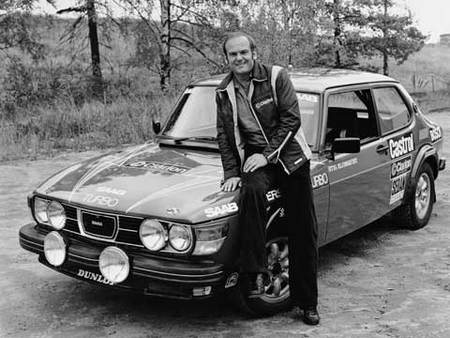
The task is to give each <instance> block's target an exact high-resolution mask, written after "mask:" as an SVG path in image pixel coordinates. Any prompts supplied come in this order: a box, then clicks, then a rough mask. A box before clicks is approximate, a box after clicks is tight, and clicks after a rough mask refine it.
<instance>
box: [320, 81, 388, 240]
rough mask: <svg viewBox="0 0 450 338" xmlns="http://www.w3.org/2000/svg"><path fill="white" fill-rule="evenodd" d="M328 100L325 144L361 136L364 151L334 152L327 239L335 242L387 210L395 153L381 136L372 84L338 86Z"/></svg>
mask: <svg viewBox="0 0 450 338" xmlns="http://www.w3.org/2000/svg"><path fill="white" fill-rule="evenodd" d="M325 101H326V106H325V114H326V133H325V139H324V147H325V149H326V150H329V149H330V148H331V144H332V143H333V140H334V139H336V138H342V137H358V138H360V140H361V151H360V152H359V153H354V154H351V153H344V154H334V158H329V159H328V163H327V164H328V177H329V182H330V209H329V218H328V225H327V234H326V241H327V242H330V241H332V240H334V239H336V238H339V237H341V236H344V235H345V234H348V233H350V232H352V231H354V230H355V229H357V228H360V227H362V226H364V225H366V224H368V223H370V222H372V221H374V220H375V219H377V218H379V217H381V216H382V215H384V214H385V213H386V212H387V205H386V203H385V201H386V200H387V199H388V198H389V194H390V185H389V179H390V162H389V161H390V157H389V151H388V147H387V145H386V142H385V141H383V140H382V139H381V138H380V133H379V127H378V123H377V118H376V115H375V109H374V104H373V99H372V94H371V91H370V89H369V88H368V87H366V88H364V87H362V88H361V87H357V88H352V89H341V90H334V91H332V92H330V93H329V94H328V95H327V97H326V99H325Z"/></svg>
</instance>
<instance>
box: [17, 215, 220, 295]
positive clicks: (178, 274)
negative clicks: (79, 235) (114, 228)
mask: <svg viewBox="0 0 450 338" xmlns="http://www.w3.org/2000/svg"><path fill="white" fill-rule="evenodd" d="M46 234H47V232H46V231H45V230H43V229H40V228H39V227H38V226H37V225H36V224H33V223H31V224H27V225H25V226H23V227H22V228H21V229H20V231H19V242H20V246H21V247H22V248H24V249H25V250H28V251H31V252H34V253H37V254H38V255H39V262H41V263H42V264H44V265H46V266H48V267H50V268H52V269H54V270H56V271H59V272H61V273H64V274H66V275H69V276H72V277H75V278H78V279H81V280H84V281H88V282H92V283H96V284H99V285H108V286H111V287H116V288H122V289H131V290H134V291H138V292H141V293H144V294H148V295H154V296H161V297H169V298H182V299H191V298H194V297H195V298H204V297H209V296H212V295H213V294H216V293H219V292H221V291H223V290H224V288H225V284H226V274H225V272H224V267H223V265H222V264H217V263H214V262H212V261H201V262H190V261H186V260H181V259H175V258H163V257H154V256H153V257H150V256H148V255H145V254H143V253H139V252H137V251H136V250H134V251H133V250H127V248H126V247H121V249H123V250H124V251H125V252H127V255H128V256H129V260H130V265H131V269H130V275H129V276H128V278H127V279H126V280H125V281H124V282H122V283H119V284H114V285H111V284H110V283H108V281H106V280H105V279H104V278H102V275H101V273H100V269H99V265H98V259H99V256H100V253H101V251H102V250H103V249H104V248H105V246H101V245H96V244H95V243H93V242H92V241H91V242H87V241H86V242H85V241H80V240H77V239H74V238H67V236H66V235H65V234H64V233H61V235H62V236H63V237H64V238H65V239H66V243H67V257H66V260H65V262H64V263H63V264H62V265H61V266H60V267H55V266H52V265H50V264H49V263H48V262H47V261H46V259H45V256H44V238H45V236H46ZM202 290H211V291H210V292H202ZM205 293H206V294H205ZM194 295H195V296H194Z"/></svg>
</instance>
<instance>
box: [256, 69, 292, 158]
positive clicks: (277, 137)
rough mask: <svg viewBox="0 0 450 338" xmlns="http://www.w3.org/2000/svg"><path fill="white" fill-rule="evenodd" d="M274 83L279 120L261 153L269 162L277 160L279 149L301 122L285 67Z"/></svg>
mask: <svg viewBox="0 0 450 338" xmlns="http://www.w3.org/2000/svg"><path fill="white" fill-rule="evenodd" d="M275 84H276V86H275V89H276V93H277V98H278V105H277V111H278V114H279V117H280V120H279V123H278V126H277V128H276V130H275V131H274V133H273V134H272V137H271V139H270V140H269V144H268V145H267V146H266V147H265V148H264V150H263V155H264V156H265V157H266V158H267V159H268V160H269V161H270V162H276V161H277V160H278V156H279V154H280V152H281V150H282V149H283V147H284V146H285V145H286V144H287V142H288V141H289V140H290V138H291V137H293V136H294V135H295V134H296V133H297V131H298V129H299V128H300V124H301V122H300V109H299V106H298V100H297V95H296V94H295V90H294V86H293V85H292V82H291V79H290V78H289V75H288V73H287V71H286V70H285V69H282V70H281V71H280V72H279V74H278V77H277V79H276V83H275Z"/></svg>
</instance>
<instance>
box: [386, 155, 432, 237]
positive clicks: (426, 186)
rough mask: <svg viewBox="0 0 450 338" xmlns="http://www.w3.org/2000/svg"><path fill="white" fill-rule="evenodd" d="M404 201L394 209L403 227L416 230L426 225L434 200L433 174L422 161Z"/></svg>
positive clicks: (428, 166)
mask: <svg viewBox="0 0 450 338" xmlns="http://www.w3.org/2000/svg"><path fill="white" fill-rule="evenodd" d="M408 191H409V193H408V195H407V196H406V197H405V198H406V200H405V203H404V204H403V205H401V206H400V207H398V208H397V209H396V210H394V217H395V219H396V220H397V221H398V222H399V223H400V224H401V225H402V226H404V227H405V228H408V229H411V230H417V229H420V228H423V227H424V226H425V225H427V223H428V221H429V220H430V216H431V212H432V210H433V202H434V193H435V192H434V176H433V171H432V169H431V167H430V165H429V164H428V163H424V164H423V165H422V166H421V167H420V169H419V170H418V172H417V174H416V176H415V177H414V178H413V179H412V182H411V187H410V189H409V190H408Z"/></svg>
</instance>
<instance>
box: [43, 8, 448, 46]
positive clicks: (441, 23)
mask: <svg viewBox="0 0 450 338" xmlns="http://www.w3.org/2000/svg"><path fill="white" fill-rule="evenodd" d="M39 1H40V4H39V5H38V7H40V9H41V11H43V12H46V13H49V14H54V13H55V11H56V10H55V9H54V8H52V7H51V6H49V5H45V0H39ZM274 1H276V0H274ZM395 1H396V3H397V5H398V6H399V8H400V9H404V8H405V7H407V8H409V9H410V10H411V12H412V14H413V17H414V19H415V22H416V24H417V27H418V28H419V29H420V30H421V31H422V33H424V34H425V35H429V36H430V38H429V40H428V41H427V42H438V41H439V35H440V34H445V33H450V0H395ZM55 2H56V8H57V9H61V8H64V7H66V6H70V5H73V3H74V2H75V1H74V0H55ZM111 2H112V1H111Z"/></svg>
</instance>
